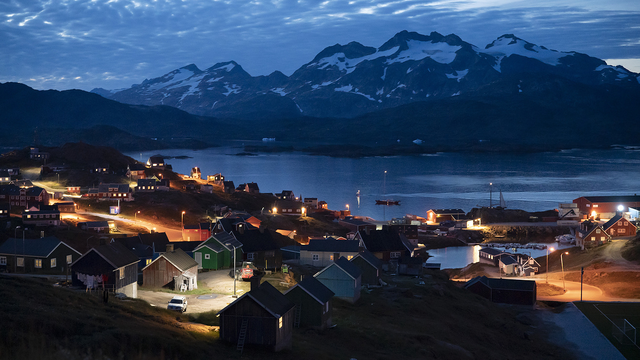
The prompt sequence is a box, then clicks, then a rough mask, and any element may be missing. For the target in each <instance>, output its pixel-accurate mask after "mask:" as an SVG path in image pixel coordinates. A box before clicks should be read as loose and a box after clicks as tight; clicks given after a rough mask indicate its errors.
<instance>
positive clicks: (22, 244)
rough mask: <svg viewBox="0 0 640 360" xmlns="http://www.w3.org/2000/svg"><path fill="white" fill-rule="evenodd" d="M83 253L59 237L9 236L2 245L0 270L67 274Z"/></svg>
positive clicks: (0, 249)
mask: <svg viewBox="0 0 640 360" xmlns="http://www.w3.org/2000/svg"><path fill="white" fill-rule="evenodd" d="M81 255H82V254H80V253H79V252H78V251H76V250H75V249H74V248H72V247H71V246H69V245H67V244H66V243H64V242H62V241H60V240H59V239H58V238H56V237H53V236H49V237H44V238H40V239H16V238H9V239H7V240H6V241H5V242H4V243H2V245H0V270H2V271H5V272H18V273H26V274H56V275H66V274H70V272H68V270H69V265H70V264H71V263H72V262H73V261H75V260H77V259H78V258H80V256H81Z"/></svg>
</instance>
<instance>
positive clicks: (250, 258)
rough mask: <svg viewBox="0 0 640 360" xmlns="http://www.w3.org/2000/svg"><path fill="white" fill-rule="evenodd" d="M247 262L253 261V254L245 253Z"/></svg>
mask: <svg viewBox="0 0 640 360" xmlns="http://www.w3.org/2000/svg"><path fill="white" fill-rule="evenodd" d="M247 260H251V261H253V253H247Z"/></svg>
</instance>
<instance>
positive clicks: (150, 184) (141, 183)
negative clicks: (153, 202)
mask: <svg viewBox="0 0 640 360" xmlns="http://www.w3.org/2000/svg"><path fill="white" fill-rule="evenodd" d="M156 190H157V189H156V179H138V185H137V186H136V192H155V191H156Z"/></svg>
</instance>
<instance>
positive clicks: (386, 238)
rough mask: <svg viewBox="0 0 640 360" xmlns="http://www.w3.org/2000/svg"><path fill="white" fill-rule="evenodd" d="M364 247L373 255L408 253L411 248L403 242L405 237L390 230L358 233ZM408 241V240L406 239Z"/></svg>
mask: <svg viewBox="0 0 640 360" xmlns="http://www.w3.org/2000/svg"><path fill="white" fill-rule="evenodd" d="M358 235H359V236H360V238H361V239H362V242H363V243H364V246H365V248H366V249H367V250H369V251H371V252H372V253H375V252H383V251H406V250H410V248H409V247H408V246H407V245H406V241H403V239H402V238H403V237H404V235H402V234H399V233H395V232H391V231H389V230H371V231H369V234H367V232H366V231H362V230H360V231H358ZM405 239H406V238H405Z"/></svg>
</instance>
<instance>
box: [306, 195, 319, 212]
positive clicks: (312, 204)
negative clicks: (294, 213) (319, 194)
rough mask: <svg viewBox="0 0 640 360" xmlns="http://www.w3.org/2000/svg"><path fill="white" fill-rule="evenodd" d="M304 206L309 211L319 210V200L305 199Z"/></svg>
mask: <svg viewBox="0 0 640 360" xmlns="http://www.w3.org/2000/svg"><path fill="white" fill-rule="evenodd" d="M304 206H305V207H306V208H307V209H313V210H317V209H318V198H304Z"/></svg>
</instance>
